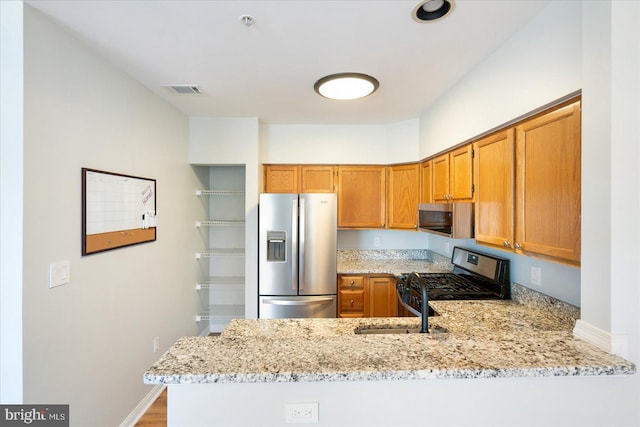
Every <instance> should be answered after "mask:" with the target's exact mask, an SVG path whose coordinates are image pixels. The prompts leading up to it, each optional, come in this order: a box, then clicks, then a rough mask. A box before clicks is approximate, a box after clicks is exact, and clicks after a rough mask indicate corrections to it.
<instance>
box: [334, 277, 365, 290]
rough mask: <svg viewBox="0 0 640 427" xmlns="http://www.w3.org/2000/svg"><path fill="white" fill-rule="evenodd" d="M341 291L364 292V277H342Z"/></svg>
mask: <svg viewBox="0 0 640 427" xmlns="http://www.w3.org/2000/svg"><path fill="white" fill-rule="evenodd" d="M340 290H345V291H355V290H359V291H362V290H364V276H340Z"/></svg>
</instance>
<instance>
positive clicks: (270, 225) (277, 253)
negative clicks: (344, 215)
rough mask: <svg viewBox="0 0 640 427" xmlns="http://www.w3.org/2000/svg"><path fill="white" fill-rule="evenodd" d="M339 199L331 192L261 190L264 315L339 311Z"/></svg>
mask: <svg viewBox="0 0 640 427" xmlns="http://www.w3.org/2000/svg"><path fill="white" fill-rule="evenodd" d="M337 204H338V202H337V197H336V195H335V194H332V193H314V194H272V193H262V194H260V205H259V207H258V209H259V211H258V215H259V224H260V226H259V249H258V257H259V264H258V269H259V278H258V289H259V292H258V293H259V301H258V303H259V306H258V310H259V311H258V316H259V317H260V318H263V319H280V318H301V317H305V318H306V317H336V314H337V297H336V294H337V277H336V276H337V270H336V268H337V267H336V249H337V243H336V241H337V223H338V221H337V217H338V213H337V212H338V209H337Z"/></svg>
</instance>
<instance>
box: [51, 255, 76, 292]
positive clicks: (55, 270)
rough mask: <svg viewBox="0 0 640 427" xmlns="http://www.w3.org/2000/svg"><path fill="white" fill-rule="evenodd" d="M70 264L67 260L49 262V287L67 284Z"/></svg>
mask: <svg viewBox="0 0 640 427" xmlns="http://www.w3.org/2000/svg"><path fill="white" fill-rule="evenodd" d="M70 276H71V266H70V264H69V261H68V260H65V261H58V262H53V263H51V264H49V288H55V287H56V286H62V285H67V284H69V281H70V280H71V277H70Z"/></svg>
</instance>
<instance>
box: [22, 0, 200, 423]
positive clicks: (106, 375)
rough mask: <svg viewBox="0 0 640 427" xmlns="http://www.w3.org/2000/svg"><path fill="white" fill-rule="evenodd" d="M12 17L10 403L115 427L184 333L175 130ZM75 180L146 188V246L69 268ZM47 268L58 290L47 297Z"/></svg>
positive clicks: (186, 203)
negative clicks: (17, 314)
mask: <svg viewBox="0 0 640 427" xmlns="http://www.w3.org/2000/svg"><path fill="white" fill-rule="evenodd" d="M24 18H25V20H24V34H25V47H24V58H25V63H24V104H25V107H24V120H25V122H24V165H25V166H24V222H25V227H24V233H23V239H24V274H23V299H24V301H23V302H24V304H23V319H24V334H23V336H24V401H25V402H41V403H68V404H70V408H71V425H72V426H115V425H119V424H120V423H121V422H122V421H123V420H124V419H125V418H126V417H127V416H128V415H129V413H130V412H131V411H132V410H133V409H134V407H135V405H136V404H137V403H138V402H140V401H141V400H142V399H143V398H144V396H145V395H146V394H147V393H148V392H149V391H150V389H151V386H147V385H144V384H143V383H142V375H143V373H144V371H145V369H146V368H148V367H149V366H150V365H151V364H152V363H153V362H154V361H155V360H157V358H158V357H159V356H160V354H162V353H161V352H164V351H165V350H166V349H167V348H168V347H169V345H171V344H172V343H173V342H175V340H176V339H177V338H178V337H179V336H182V335H187V334H194V333H196V332H197V331H196V323H195V321H194V320H195V317H194V316H195V314H196V312H197V295H196V292H195V290H194V287H193V284H194V283H196V273H197V269H196V268H195V264H194V253H195V250H196V249H195V248H196V247H197V244H198V241H197V238H198V235H197V233H196V232H195V231H193V227H192V225H191V224H192V223H193V219H194V218H197V217H198V209H199V203H198V201H197V200H196V198H195V197H194V196H193V189H194V188H197V182H198V181H197V179H196V176H195V174H194V172H193V170H192V169H191V167H190V166H189V165H188V163H187V158H188V131H189V129H188V118H187V117H186V116H184V115H183V114H181V113H180V112H178V111H177V110H175V109H173V108H172V107H170V106H168V105H167V104H166V103H165V102H164V101H162V100H160V99H159V98H157V97H156V96H155V95H153V94H151V92H149V91H148V90H147V89H145V88H144V87H142V86H141V85H140V84H138V83H136V82H135V81H133V80H132V79H131V78H129V77H128V76H127V75H125V74H124V73H122V72H120V71H118V70H116V69H114V68H113V67H112V66H111V65H110V64H109V63H107V62H106V61H105V60H103V59H102V58H101V57H99V56H98V55H96V54H95V53H94V52H93V51H92V50H91V49H88V48H87V47H86V46H83V45H81V44H80V43H79V42H78V41H77V40H76V39H74V38H73V37H72V36H71V35H69V34H68V33H66V32H65V31H63V30H62V29H61V28H60V27H58V26H57V25H55V24H53V23H51V22H50V21H49V20H48V18H46V17H44V16H43V15H41V14H40V13H39V12H37V11H35V10H34V9H33V8H31V7H29V6H25V7H24ZM82 167H90V168H95V169H101V170H107V171H111V172H118V173H124V174H131V175H136V176H142V177H149V178H155V179H156V180H157V207H158V210H159V215H160V216H159V228H158V234H157V241H156V242H152V243H146V244H142V245H137V246H133V247H128V248H123V249H119V250H114V251H109V252H105V253H101V254H95V255H90V256H87V257H81V256H80V249H81V248H80V242H81V239H80V234H81V233H80V231H81V228H80V227H81V198H80V190H81V186H80V185H81V181H80V177H81V175H80V169H81V168H82ZM59 260H69V261H70V265H71V275H70V277H71V282H70V284H68V285H65V286H61V287H57V288H54V289H49V288H48V269H49V264H50V263H52V262H55V261H59ZM155 336H159V337H160V352H158V353H153V345H152V343H153V338H154V337H155Z"/></svg>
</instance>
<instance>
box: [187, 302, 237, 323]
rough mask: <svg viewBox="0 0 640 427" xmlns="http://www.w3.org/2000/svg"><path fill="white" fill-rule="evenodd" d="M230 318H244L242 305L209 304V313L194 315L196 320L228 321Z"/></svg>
mask: <svg viewBox="0 0 640 427" xmlns="http://www.w3.org/2000/svg"><path fill="white" fill-rule="evenodd" d="M232 319H244V305H240V304H211V305H210V306H209V313H202V314H198V315H196V322H200V321H209V322H211V323H229V322H230V321H231V320H232Z"/></svg>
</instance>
